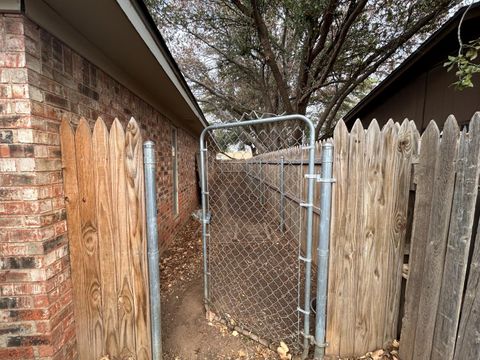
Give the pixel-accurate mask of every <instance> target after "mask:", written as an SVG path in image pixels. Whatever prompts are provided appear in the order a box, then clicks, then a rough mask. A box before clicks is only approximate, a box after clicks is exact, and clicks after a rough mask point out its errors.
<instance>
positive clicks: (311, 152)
mask: <svg viewBox="0 0 480 360" xmlns="http://www.w3.org/2000/svg"><path fill="white" fill-rule="evenodd" d="M289 120H300V121H303V122H304V123H305V125H306V126H307V127H308V130H309V134H308V135H309V139H308V145H307V146H306V147H304V149H308V174H306V175H305V177H306V178H307V181H308V185H307V203H305V204H301V206H304V207H306V208H307V224H306V227H307V229H306V249H305V250H306V251H305V257H304V258H303V257H299V260H300V261H304V262H305V297H304V307H303V308H301V307H300V306H298V308H297V311H299V312H300V313H302V314H303V315H304V328H303V333H302V335H303V339H304V340H303V349H304V350H303V354H302V358H303V359H305V358H306V357H307V356H308V352H309V347H310V346H309V345H310V342H311V341H312V340H313V341H312V342H314V343H315V340H314V338H313V336H311V335H310V300H311V274H312V236H313V196H314V186H315V181H316V180H317V179H318V176H317V175H316V174H315V173H314V172H315V127H314V125H313V123H312V121H311V120H310V119H308V118H307V117H305V116H303V115H284V116H278V117H270V118H262V119H257V120H248V121H240V122H233V123H221V124H214V125H210V126H208V127H206V128H205V129H204V130H203V131H202V134H201V135H200V177H201V180H200V181H201V194H202V219H201V222H202V251H203V281H204V302H205V308H206V309H207V311H208V309H209V304H210V296H209V289H208V283H209V275H210V273H209V269H208V261H207V260H208V259H207V246H208V240H207V238H208V236H209V234H208V224H209V222H210V219H209V216H208V209H207V200H208V189H207V174H206V165H205V157H206V154H207V147H206V143H205V136H206V134H207V133H208V132H209V131H213V130H218V129H228V128H237V127H243V126H252V125H253V126H254V125H261V124H266V123H278V122H282V121H289ZM325 274H326V273H325ZM325 281H326V280H325Z"/></svg>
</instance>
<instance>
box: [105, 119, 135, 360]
mask: <svg viewBox="0 0 480 360" xmlns="http://www.w3.org/2000/svg"><path fill="white" fill-rule="evenodd" d="M109 152H110V173H111V175H110V176H111V180H112V181H111V186H112V208H113V219H112V220H113V221H112V222H113V231H114V238H115V239H116V241H115V252H114V254H115V258H116V259H118V262H117V266H116V269H117V273H116V282H117V292H118V326H119V334H118V337H119V338H118V341H119V349H120V357H121V358H122V359H123V358H127V359H128V357H134V356H135V317H134V315H135V313H134V294H133V274H132V267H131V264H132V248H131V246H130V244H129V238H128V227H127V214H128V203H127V187H126V186H127V185H126V171H125V132H124V130H123V127H122V125H121V124H120V121H118V119H115V120H114V121H113V124H112V127H111V129H110V138H109Z"/></svg>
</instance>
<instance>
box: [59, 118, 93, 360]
mask: <svg viewBox="0 0 480 360" xmlns="http://www.w3.org/2000/svg"><path fill="white" fill-rule="evenodd" d="M60 142H61V147H62V163H63V189H64V194H65V207H66V211H67V214H68V216H67V228H68V239H69V244H68V246H69V251H70V267H71V273H72V284H73V287H72V292H73V301H74V306H75V332H76V339H77V346H78V348H79V349H86V348H87V347H89V346H90V345H89V343H88V338H89V334H88V332H89V328H88V321H87V320H88V313H87V310H88V309H87V306H85V304H82V303H81V300H83V297H84V296H85V294H87V293H88V288H87V282H86V280H85V273H84V271H83V269H84V267H85V262H86V259H85V257H86V256H87V255H86V253H85V252H84V250H83V244H82V230H81V223H80V209H79V202H80V201H81V198H80V194H79V192H78V179H77V158H76V155H75V135H74V133H73V131H72V128H71V127H70V124H69V123H68V121H67V120H63V121H62V123H61V125H60ZM78 357H79V360H89V354H88V353H87V352H83V351H79V354H78Z"/></svg>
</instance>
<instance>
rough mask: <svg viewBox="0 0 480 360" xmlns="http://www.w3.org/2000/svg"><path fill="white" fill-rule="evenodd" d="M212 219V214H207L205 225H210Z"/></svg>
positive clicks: (204, 220)
mask: <svg viewBox="0 0 480 360" xmlns="http://www.w3.org/2000/svg"><path fill="white" fill-rule="evenodd" d="M211 219H212V214H211V213H210V212H207V213H205V218H204V219H203V223H204V224H210V220H211Z"/></svg>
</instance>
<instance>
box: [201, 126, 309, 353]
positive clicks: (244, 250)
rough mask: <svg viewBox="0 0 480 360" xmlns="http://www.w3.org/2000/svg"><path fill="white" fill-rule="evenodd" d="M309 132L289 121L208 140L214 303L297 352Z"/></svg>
mask: <svg viewBox="0 0 480 360" xmlns="http://www.w3.org/2000/svg"><path fill="white" fill-rule="evenodd" d="M308 131H309V129H308V128H307V127H306V123H305V122H303V121H294V120H289V121H282V122H275V123H268V124H261V125H254V126H242V127H235V128H226V129H217V130H213V131H211V132H209V133H208V135H207V148H208V156H206V160H207V166H206V172H207V174H208V176H207V179H208V181H207V183H206V184H205V189H204V190H205V192H206V193H208V197H207V199H208V202H207V211H208V214H209V225H208V228H207V229H208V231H207V234H206V239H207V255H208V256H207V267H208V290H207V291H208V300H209V303H208V306H209V308H210V310H211V311H213V312H214V313H215V314H216V315H217V316H219V317H220V318H222V319H223V320H224V321H225V322H226V323H227V324H228V325H229V326H231V327H232V328H235V329H237V330H239V331H241V332H242V333H244V334H249V335H251V336H252V337H253V338H255V339H256V340H259V341H261V342H264V343H265V344H268V345H270V346H271V347H274V348H276V347H277V346H278V345H279V343H280V341H283V342H285V344H287V346H288V347H289V350H290V353H292V354H297V353H300V352H301V351H303V347H302V344H303V342H304V337H303V335H302V332H303V331H304V310H303V309H304V302H305V298H304V294H305V286H306V281H305V280H306V277H305V266H306V262H305V260H306V261H308V259H305V256H306V241H307V240H306V239H307V236H306V233H307V229H306V227H307V211H308V206H307V207H305V203H306V202H307V201H306V199H307V198H308V196H307V191H308V186H307V181H306V180H305V176H304V175H305V174H307V173H308V159H309V150H308V149H309V148H308V145H309V140H308V139H309V134H308ZM307 205H308V204H307ZM313 283H315V282H313ZM307 286H308V284H307ZM305 310H307V311H308V310H309V309H305Z"/></svg>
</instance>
